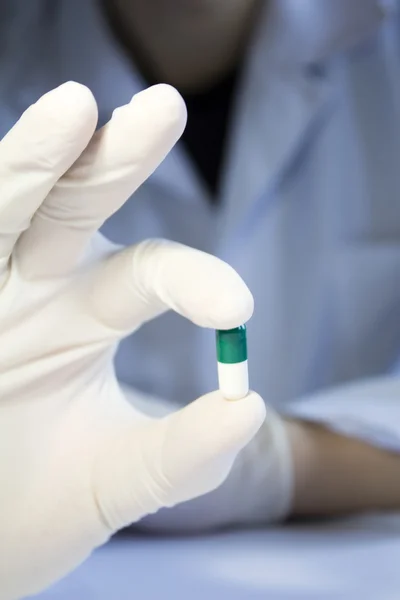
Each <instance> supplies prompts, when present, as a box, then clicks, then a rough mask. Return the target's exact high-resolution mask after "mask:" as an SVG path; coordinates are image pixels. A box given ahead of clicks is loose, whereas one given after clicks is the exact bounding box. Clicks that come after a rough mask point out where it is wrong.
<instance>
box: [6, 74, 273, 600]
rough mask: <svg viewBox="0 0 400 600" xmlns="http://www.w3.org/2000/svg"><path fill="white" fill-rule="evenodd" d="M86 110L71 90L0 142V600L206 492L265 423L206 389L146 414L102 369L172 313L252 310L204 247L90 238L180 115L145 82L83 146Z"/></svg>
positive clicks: (246, 406)
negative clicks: (163, 413)
mask: <svg viewBox="0 0 400 600" xmlns="http://www.w3.org/2000/svg"><path fill="white" fill-rule="evenodd" d="M96 118H97V113H96V105H95V102H94V99H93V97H92V96H91V94H90V92H89V91H88V90H87V89H86V88H84V87H82V86H79V85H77V84H72V83H69V84H66V85H64V86H61V87H60V88H57V90H55V91H53V92H51V93H50V94H47V95H46V96H44V97H43V98H42V99H41V100H39V102H38V103H37V104H35V105H34V106H32V107H31V108H29V109H28V111H27V112H26V113H25V114H24V115H23V116H22V118H21V120H20V121H19V122H18V123H17V125H16V126H15V127H14V128H13V129H12V130H11V132H10V133H9V134H8V135H7V136H6V138H5V139H4V140H3V141H2V142H1V143H0V269H1V287H0V598H1V599H2V600H4V599H6V600H10V599H14V598H20V597H21V596H24V595H26V594H32V593H36V592H38V591H39V590H41V589H42V588H44V587H45V586H47V585H49V584H50V583H52V582H53V581H55V580H56V579H58V578H59V577H61V576H63V575H64V574H66V573H67V572H68V571H69V570H71V569H73V568H74V567H75V566H77V565H78V564H79V563H80V562H81V561H82V560H84V559H85V558H86V557H87V556H88V555H89V553H90V552H91V551H92V549H93V548H95V547H96V546H98V545H100V544H102V543H104V542H105V541H106V540H107V539H108V538H109V536H110V535H111V534H112V533H113V532H114V531H116V530H117V529H118V528H121V527H123V526H126V525H127V524H129V523H132V522H135V521H137V520H139V519H140V518H142V517H143V516H145V515H147V514H150V513H154V512H155V511H157V510H158V509H159V508H160V507H165V506H173V505H175V504H176V503H179V502H181V501H184V500H187V499H189V498H192V497H195V496H198V495H201V494H204V493H206V492H208V491H209V490H212V489H214V488H216V487H217V486H218V485H219V484H220V483H221V482H223V481H224V479H225V478H226V476H227V474H228V473H229V470H230V468H231V465H232V463H233V461H234V459H235V456H236V455H237V453H238V452H239V451H240V450H241V448H243V447H244V446H245V445H246V444H247V443H248V442H249V440H250V439H251V438H252V437H253V436H254V435H255V433H256V432H257V430H258V429H259V427H260V426H261V424H262V422H263V419H264V417H265V408H264V403H263V401H262V400H261V399H260V398H259V396H257V395H256V394H250V395H249V396H248V397H247V398H246V399H244V400H242V401H239V402H229V401H225V400H224V399H223V398H222V397H221V396H220V394H219V393H218V392H214V393H212V394H209V395H207V396H205V397H203V398H200V399H199V400H197V401H196V402H194V403H193V404H191V405H189V406H187V407H186V408H184V409H182V410H180V411H179V412H177V413H175V414H173V415H171V416H168V417H166V418H164V419H160V420H155V419H150V418H148V417H146V416H144V415H143V414H141V413H140V412H138V411H137V410H135V409H134V408H133V407H132V406H131V405H130V404H129V403H127V401H126V400H125V397H124V395H123V393H122V391H121V390H120V388H119V385H118V383H117V381H116V378H115V374H114V368H113V354H114V352H115V349H116V344H117V343H118V341H119V340H120V339H121V338H122V337H123V336H125V335H126V334H128V333H130V332H132V331H133V330H135V329H136V328H137V327H139V326H140V325H141V324H142V323H143V322H144V321H146V320H148V319H151V318H153V317H155V316H156V315H158V314H160V313H161V312H163V311H164V310H167V309H168V308H172V309H173V310H175V311H177V312H179V313H180V314H182V315H183V316H184V317H187V318H189V319H191V320H192V321H193V322H194V323H195V324H197V325H200V326H204V327H212V328H230V327H234V326H237V325H239V324H240V323H242V322H244V321H246V320H247V319H248V318H249V317H250V316H251V313H252V309H253V302H252V297H251V295H250V293H249V291H248V289H247V288H246V286H245V285H244V283H243V282H242V281H241V279H240V278H239V276H238V275H237V274H236V273H235V272H234V271H233V270H232V269H231V268H230V267H229V266H228V265H226V264H224V263H222V262H221V261H219V260H217V259H215V258H213V257H210V256H208V255H206V254H203V253H201V252H198V251H195V250H191V249H189V248H185V247H182V246H180V245H177V244H173V243H168V242H160V241H150V242H145V243H141V244H139V245H138V246H136V247H133V248H129V249H125V250H123V251H119V250H118V251H117V250H116V249H115V247H114V248H111V246H110V244H108V243H106V242H105V241H104V240H102V239H101V238H100V236H98V235H95V236H93V234H94V232H95V231H96V230H97V229H98V227H99V226H100V224H101V223H102V222H103V221H104V220H105V219H106V218H107V217H108V215H109V214H110V213H112V212H113V211H115V210H116V209H117V208H118V207H119V206H120V205H121V204H122V203H123V202H124V201H125V200H126V199H127V198H128V197H129V196H130V195H131V193H132V192H133V191H134V190H135V189H136V188H137V187H138V186H139V185H140V184H141V183H142V182H143V181H144V180H145V178H146V177H147V176H148V175H149V174H150V173H151V172H152V171H153V169H154V168H155V167H156V166H157V164H158V163H159V162H160V161H161V160H162V159H163V158H164V156H165V154H166V153H167V152H168V151H169V149H170V148H171V146H172V145H173V144H174V143H175V142H176V140H177V139H178V137H179V136H180V134H181V132H182V130H183V127H184V124H185V109H184V105H183V102H182V100H181V98H180V96H179V95H178V94H177V92H175V91H174V90H173V89H172V88H170V87H168V86H157V87H155V88H152V89H150V90H147V91H145V92H143V93H141V94H139V95H138V96H136V97H135V98H134V99H133V100H132V102H131V103H130V104H129V105H127V106H125V107H122V108H120V109H118V110H117V111H116V112H115V113H114V115H113V118H112V120H111V121H110V123H108V124H107V125H106V126H105V127H104V128H103V129H102V130H100V131H99V132H97V133H96V134H95V135H94V137H93V138H92V136H93V132H94V129H95V125H96ZM77 159H78V160H77ZM75 161H76V162H75ZM71 165H73V166H72V167H71ZM64 173H65V174H64ZM132 226H134V224H132ZM89 240H90V242H89ZM210 368H212V365H210Z"/></svg>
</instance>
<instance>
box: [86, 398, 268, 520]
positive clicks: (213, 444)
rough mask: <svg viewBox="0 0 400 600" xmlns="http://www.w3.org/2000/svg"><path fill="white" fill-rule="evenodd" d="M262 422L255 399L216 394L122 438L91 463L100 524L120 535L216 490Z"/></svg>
mask: <svg viewBox="0 0 400 600" xmlns="http://www.w3.org/2000/svg"><path fill="white" fill-rule="evenodd" d="M264 418H265V405H264V402H263V400H262V399H261V398H260V396H258V395H257V394H255V393H253V392H251V393H250V394H249V395H248V396H247V397H246V398H244V399H243V400H239V401H228V400H226V399H225V398H223V397H222V396H221V394H220V392H213V393H211V394H207V395H206V396H203V397H201V398H199V399H198V400H196V401H195V402H193V403H192V404H190V405H188V406H186V407H185V408H183V409H181V410H179V411H178V412H176V413H174V414H172V415H169V416H168V417H166V418H165V419H161V420H157V421H147V422H146V423H145V424H144V425H143V426H142V427H141V428H140V429H138V427H137V424H136V426H135V427H134V428H131V427H127V428H126V429H125V430H124V431H121V432H119V434H118V436H116V437H115V438H114V439H113V440H111V441H110V443H109V444H108V447H107V448H106V449H103V450H105V452H104V453H102V455H103V459H102V460H101V461H98V463H97V465H96V471H95V477H94V485H95V496H96V501H97V505H98V507H99V509H100V512H101V516H102V518H103V520H104V521H105V522H106V523H107V525H108V527H110V528H111V529H112V530H117V529H120V528H122V527H124V526H127V525H129V524H131V523H132V522H135V521H138V520H139V519H141V518H142V517H144V516H146V515H148V514H151V513H154V512H156V511H157V510H159V509H160V508H162V507H171V506H174V505H175V504H178V503H180V502H184V501H186V500H190V499H192V498H195V497H197V496H200V495H203V494H206V493H208V492H210V491H212V490H214V489H215V488H217V487H218V486H219V485H220V484H221V483H222V482H223V481H224V480H225V478H226V477H227V475H228V474H229V471H230V469H231V467H232V465H233V463H234V461H235V458H236V456H237V454H238V453H239V452H240V450H242V448H244V446H246V445H247V444H248V443H249V442H250V440H251V439H252V438H253V437H254V435H255V434H256V433H257V431H258V430H259V428H260V427H261V425H262V423H263V421H264Z"/></svg>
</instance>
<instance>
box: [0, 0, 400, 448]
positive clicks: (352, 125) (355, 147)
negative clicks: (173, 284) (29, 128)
mask: <svg viewBox="0 0 400 600" xmlns="http://www.w3.org/2000/svg"><path fill="white" fill-rule="evenodd" d="M3 4H4V5H5V4H7V3H3ZM11 4H13V6H14V8H13V9H9V10H10V13H7V12H6V13H5V15H4V16H5V17H7V18H3V20H2V26H3V27H4V28H5V29H6V31H7V35H6V36H3V44H4V50H3V52H2V53H1V58H0V61H1V62H0V69H1V74H2V76H1V78H0V79H1V81H0V128H1V131H2V133H5V131H6V130H7V129H8V128H9V127H10V126H11V125H12V123H13V122H14V121H15V120H16V119H17V118H18V116H19V114H20V113H21V111H22V110H23V109H24V108H25V107H26V106H27V105H29V104H30V103H31V102H32V101H34V100H35V99H36V98H37V97H38V96H40V95H41V94H42V93H43V92H45V91H47V90H48V89H50V88H52V87H54V86H56V85H58V84H59V83H61V82H63V81H65V80H68V79H74V80H77V81H80V82H82V83H85V84H86V85H88V86H89V87H90V88H91V90H92V91H93V93H94V95H95V97H96V99H97V101H98V104H99V114H100V122H101V123H104V122H105V121H106V120H107V119H108V118H109V116H110V114H111V112H112V110H113V109H114V108H115V107H117V106H119V105H120V104H123V103H126V102H128V101H129V100H130V98H131V96H132V94H133V93H135V92H136V91H138V90H139V89H141V88H142V87H144V85H145V84H144V82H143V81H142V80H141V78H140V76H139V74H138V73H136V72H135V71H134V69H133V67H132V65H131V64H130V63H129V61H128V59H127V58H126V57H125V56H124V55H123V53H122V51H121V49H120V48H118V47H117V45H116V44H115V42H114V41H113V39H112V36H111V34H110V33H109V31H108V30H107V27H106V25H105V23H104V21H103V19H102V16H101V14H100V11H99V10H98V7H97V6H96V2H95V0H84V1H80V0H70V1H69V2H62V1H61V2H57V1H54V2H53V3H51V4H52V9H51V10H48V12H47V13H46V14H45V13H44V12H43V9H44V7H45V5H46V4H47V3H45V2H43V1H33V0H32V2H30V3H23V4H24V6H23V8H21V7H20V6H18V5H19V4H20V3H19V2H18V1H17V0H15V1H14V2H13V3H11ZM266 4H267V3H266ZM268 4H269V10H268V11H264V14H263V15H262V18H261V19H260V21H259V24H258V27H257V30H256V31H255V33H254V39H253V41H252V43H251V45H250V48H249V52H248V56H247V59H246V65H245V69H244V72H243V75H242V78H241V84H240V89H239V90H238V93H237V97H236V102H235V108H234V118H233V124H232V129H231V132H230V136H229V147H228V150H227V153H226V156H225V165H224V173H223V183H222V189H221V202H220V203H219V205H218V207H215V206H213V205H212V204H211V203H210V202H209V201H208V199H207V190H206V189H205V187H204V185H203V183H202V181H201V179H200V178H199V176H198V173H197V172H196V169H195V167H194V166H193V164H192V163H191V161H190V159H189V158H188V156H187V155H186V154H185V152H184V150H183V148H182V147H181V146H180V145H179V144H178V145H177V147H176V148H175V149H174V150H173V151H172V152H171V154H170V155H169V156H168V157H167V159H166V160H165V161H164V163H163V164H162V165H161V166H160V167H159V168H158V169H157V171H156V172H155V174H154V175H153V176H152V177H151V178H150V180H149V181H148V182H147V183H146V184H144V185H143V186H142V187H141V188H140V189H139V191H138V192H137V193H136V194H135V196H134V197H133V198H132V199H131V200H130V201H129V202H127V204H126V205H125V206H124V207H123V208H122V209H121V211H119V213H117V214H116V215H115V216H114V217H112V218H111V219H110V220H109V222H108V223H107V224H106V225H105V226H104V232H105V233H106V234H107V235H108V236H109V237H111V238H112V239H113V240H115V241H117V242H119V243H126V244H131V243H135V242H136V241H138V240H141V239H143V238H144V237H153V236H162V237H166V238H170V239H174V240H177V241H180V242H182V243H186V244H190V245H192V246H195V247H198V248H201V249H203V250H206V251H208V252H212V253H214V254H216V255H218V256H220V257H222V258H224V259H226V260H227V261H228V262H230V263H231V264H232V265H233V266H234V267H235V268H236V269H237V270H238V271H239V273H240V274H241V275H242V276H243V278H244V279H245V281H246V282H247V283H248V285H249V287H250V288H251V290H252V292H253V294H254V298H255V307H256V310H255V314H254V317H253V319H252V321H251V323H250V324H249V364H250V376H251V384H252V387H253V388H254V389H256V390H257V391H259V392H260V393H261V394H262V395H263V397H264V398H265V400H266V401H267V402H268V403H270V404H271V405H274V406H275V407H278V408H280V409H281V410H283V411H288V410H289V411H297V413H301V412H303V414H307V416H308V417H310V418H317V419H327V420H330V421H331V422H332V423H333V424H334V426H335V427H337V428H338V429H340V428H342V429H343V430H345V431H347V432H350V433H358V434H359V435H361V436H363V437H367V438H369V439H375V440H376V441H377V440H378V438H379V443H381V444H383V445H385V444H387V445H389V446H390V447H395V448H396V449H398V448H400V441H399V442H397V439H398V436H397V433H399V435H400V380H398V379H397V371H398V366H399V360H400V197H399V191H400V96H399V94H400V83H399V82H400V60H399V59H400V53H399V48H400V33H399V31H400V29H399V27H400V21H399V18H398V16H397V12H396V9H397V2H395V1H394V2H391V3H389V2H386V3H385V4H386V5H387V7H388V13H387V14H386V16H385V15H384V14H383V12H382V9H381V5H382V3H378V2H377V1H373V0H307V1H304V2H298V0H275V2H274V1H271V2H270V3H268ZM0 6H2V3H0ZM28 13H29V14H28ZM13 34H14V35H13ZM15 34H16V35H15ZM214 352H215V349H214V337H213V333H212V332H210V331H204V330H200V329H198V328H196V327H195V326H193V325H192V324H190V323H188V322H186V321H184V320H183V319H181V318H179V317H177V316H176V315H174V314H168V315H165V316H163V317H161V318H160V319H157V320H156V321H154V322H152V323H150V324H147V325H146V326H144V327H143V328H142V329H141V330H140V331H139V332H137V333H135V335H134V336H131V337H130V338H129V339H127V340H126V341H125V342H124V343H123V344H122V346H121V349H120V352H119V354H118V356H117V370H118V374H119V376H120V378H121V380H122V381H123V382H125V383H126V384H128V385H131V386H133V387H134V388H136V389H139V390H142V391H144V392H148V393H150V394H152V395H155V396H159V397H162V398H166V399H168V400H171V401H174V402H178V403H185V402H187V401H189V400H191V399H193V398H195V397H196V396H198V395H200V394H202V393H204V392H206V391H208V390H210V389H212V388H215V387H216V369H215V354H214ZM376 377H378V378H379V379H378V383H377V384H376V385H377V386H378V387H374V386H375V384H374V383H372V382H371V383H369V382H368V379H369V378H376ZM385 377H387V379H385ZM347 382H353V383H354V382H356V383H357V382H359V383H360V385H361V387H360V388H353V387H352V388H350V390H351V391H348V389H347V388H346V389H345V390H343V389H342V388H336V386H340V385H342V384H345V383H347ZM326 388H329V389H333V390H335V389H336V391H334V392H333V393H329V394H328V395H323V396H319V397H318V399H317V400H307V401H304V400H303V401H299V399H300V398H304V397H306V398H308V397H309V396H310V395H312V394H314V393H315V392H320V391H321V390H324V389H326ZM354 390H355V391H354ZM356 397H357V399H356V400H355V398H356ZM389 408H390V410H389ZM378 416H379V418H378ZM377 421H379V427H375V423H376V422H377ZM399 440H400V437H399Z"/></svg>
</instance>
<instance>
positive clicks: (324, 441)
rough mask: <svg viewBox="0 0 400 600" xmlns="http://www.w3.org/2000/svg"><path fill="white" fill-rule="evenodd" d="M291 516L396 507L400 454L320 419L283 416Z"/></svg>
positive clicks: (399, 505)
mask: <svg viewBox="0 0 400 600" xmlns="http://www.w3.org/2000/svg"><path fill="white" fill-rule="evenodd" d="M286 428H287V432H288V436H289V441H290V447H291V451H292V452H291V453H292V458H293V472H294V491H293V498H292V511H291V512H292V515H293V516H306V515H308V516H324V515H334V514H340V513H350V512H356V511H369V510H396V509H400V455H399V454H395V453H390V452H387V451H385V450H382V449H380V448H376V447H374V446H372V445H369V444H367V443H365V442H362V441H359V440H356V439H353V438H350V437H345V436H343V435H339V434H337V433H334V432H332V431H329V430H328V429H327V428H325V427H324V426H322V425H317V424H314V423H308V422H304V421H299V420H286Z"/></svg>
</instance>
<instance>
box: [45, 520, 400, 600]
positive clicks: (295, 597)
mask: <svg viewBox="0 0 400 600" xmlns="http://www.w3.org/2000/svg"><path fill="white" fill-rule="evenodd" d="M36 598H40V599H43V600H53V599H54V600H80V599H82V600H128V599H135V600H155V599H168V600H170V599H171V600H172V599H173V600H180V599H181V598H182V599H185V600H186V599H187V600H189V599H190V600H205V599H207V600H256V599H257V600H258V599H260V600H261V599H262V600H269V599H272V600H300V599H302V600H306V599H307V600H314V599H315V600H324V599H333V598H334V599H340V600H347V599H349V600H350V599H351V600H399V599H400V515H399V516H396V515H389V516H385V517H363V518H357V519H347V520H342V521H336V522H331V523H317V524H310V525H296V526H295V525H292V526H287V527H282V528H277V529H271V530H265V531H253V532H239V533H223V534H218V535H213V536H204V537H192V538H167V537H164V538H159V537H154V536H150V537H149V536H147V537H145V536H138V535H127V534H124V535H123V536H121V537H119V538H118V537H117V538H115V539H114V540H112V541H111V542H110V543H109V544H108V545H107V546H105V547H104V548H102V549H100V550H98V551H97V552H95V553H94V554H93V556H92V557H91V558H90V559H89V560H88V561H87V562H86V563H85V564H84V565H82V566H81V567H80V568H79V569H78V570H77V571H75V573H73V574H72V575H70V576H69V577H67V578H66V579H65V580H64V581H62V582H60V583H58V584H57V585H56V586H54V587H53V588H52V589H50V590H48V591H47V592H45V593H44V594H41V595H40V596H38V597H36Z"/></svg>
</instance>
